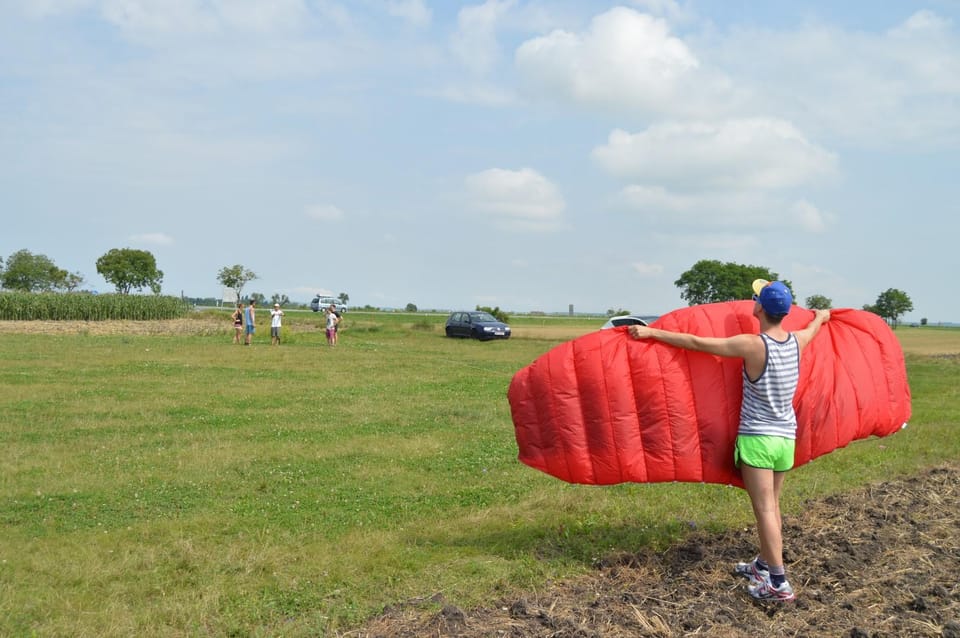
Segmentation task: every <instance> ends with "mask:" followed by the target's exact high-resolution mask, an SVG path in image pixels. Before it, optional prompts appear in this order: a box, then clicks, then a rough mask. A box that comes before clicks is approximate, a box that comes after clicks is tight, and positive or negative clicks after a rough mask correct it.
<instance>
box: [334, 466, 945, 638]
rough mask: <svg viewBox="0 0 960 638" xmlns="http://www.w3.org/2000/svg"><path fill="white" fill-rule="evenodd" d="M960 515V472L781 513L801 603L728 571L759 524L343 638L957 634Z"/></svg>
mask: <svg viewBox="0 0 960 638" xmlns="http://www.w3.org/2000/svg"><path fill="white" fill-rule="evenodd" d="M958 517H960V468H958V467H941V468H937V469H934V470H932V471H929V472H927V473H924V474H923V475H921V476H917V477H914V478H909V479H906V480H902V481H892V482H888V483H883V484H879V485H873V486H870V487H868V488H866V489H863V490H860V491H857V492H854V493H851V494H846V495H843V496H834V497H830V498H827V499H824V500H823V501H819V502H813V503H810V504H809V506H808V507H806V508H805V509H804V512H803V513H802V514H801V515H799V516H796V517H789V518H788V519H786V520H785V521H784V527H785V530H784V536H785V538H784V540H785V546H786V547H785V557H786V560H787V567H788V570H789V575H790V578H791V581H792V582H793V585H794V588H795V590H796V591H797V593H798V598H797V601H796V602H794V603H787V604H779V605H778V604H777V603H760V602H757V601H754V600H753V599H752V598H750V597H749V595H748V594H747V593H746V591H745V589H744V587H745V582H746V581H745V580H743V579H742V578H741V577H738V576H735V575H733V574H732V573H731V568H732V566H733V563H734V562H736V561H737V560H744V559H747V558H750V557H751V556H752V554H751V552H753V551H754V547H755V542H756V530H755V529H752V528H751V529H743V530H738V531H735V532H728V533H725V534H721V535H715V534H714V535H711V534H706V533H694V534H693V535H692V536H690V537H689V538H687V539H686V540H685V541H684V542H683V543H682V544H680V545H677V546H675V547H673V548H671V549H670V550H668V551H666V552H664V553H656V552H653V551H645V550H644V551H640V552H638V553H635V554H632V553H631V554H621V555H617V556H610V557H607V558H606V559H604V560H602V561H600V562H599V563H598V564H597V565H596V566H595V570H594V571H593V573H591V574H589V575H587V576H584V577H582V578H579V579H576V580H570V581H565V582H558V583H552V584H549V585H547V586H546V587H545V588H544V589H542V590H540V591H537V592H529V593H525V594H523V595H517V596H515V597H511V598H507V599H502V600H497V601H491V604H490V605H488V606H486V607H482V608H479V609H475V610H470V611H464V610H460V609H458V608H456V607H454V606H452V605H447V606H445V607H443V608H442V610H441V611H439V612H435V611H428V608H435V605H436V604H437V603H442V602H443V598H442V596H441V595H437V596H435V597H434V598H433V599H431V600H430V601H411V602H409V603H407V604H403V605H398V606H394V607H391V608H389V609H387V610H386V611H385V612H384V614H383V615H382V616H381V617H379V618H377V619H375V620H373V621H372V622H370V623H369V624H368V625H367V626H365V627H364V628H362V629H360V630H357V631H354V632H349V633H345V634H342V636H345V637H346V636H349V637H351V638H374V637H384V638H386V637H408V638H413V637H415V636H449V637H454V636H456V637H459V638H480V637H490V636H500V637H511V638H521V637H529V636H540V637H544V638H546V637H550V638H575V637H576V638H589V637H596V638H601V637H603V638H620V637H627V636H630V637H635V636H657V637H662V638H668V637H674V636H677V637H679V636H689V635H698V636H716V637H718V638H719V637H722V638H737V637H741V636H742V637H747V636H758V635H764V636H850V637H853V638H861V637H863V638H867V637H873V636H943V637H945V638H960V585H958V582H957V574H960V535H958V534H957V530H958V529H960V527H958ZM428 603H429V604H428Z"/></svg>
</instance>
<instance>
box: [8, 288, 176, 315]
mask: <svg viewBox="0 0 960 638" xmlns="http://www.w3.org/2000/svg"><path fill="white" fill-rule="evenodd" d="M190 312H191V306H190V304H189V303H187V302H185V301H183V300H182V299H180V298H179V297H170V296H154V295H118V294H105V295H91V294H88V293H55V292H42V293H32V292H0V320H3V321H34V320H45V321H105V320H112V319H126V320H133V321H148V320H156V319H178V318H180V317H184V316H186V315H187V314H189V313H190Z"/></svg>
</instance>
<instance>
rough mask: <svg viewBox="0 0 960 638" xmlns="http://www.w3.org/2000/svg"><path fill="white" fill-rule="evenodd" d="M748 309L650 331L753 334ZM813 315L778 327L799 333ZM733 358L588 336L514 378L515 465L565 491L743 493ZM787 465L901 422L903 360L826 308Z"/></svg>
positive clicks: (738, 380)
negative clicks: (689, 487) (720, 488)
mask: <svg viewBox="0 0 960 638" xmlns="http://www.w3.org/2000/svg"><path fill="white" fill-rule="evenodd" d="M753 303H754V302H752V301H732V302H727V303H718V304H706V305H701V306H693V307H690V308H683V309H681V310H676V311H674V312H671V313H670V314H667V315H664V316H663V317H661V318H660V319H658V320H657V321H656V322H655V323H654V324H653V325H654V326H655V327H658V328H664V329H666V330H677V331H684V332H692V333H695V334H699V335H703V336H712V337H727V336H732V335H736V334H741V333H746V332H753V333H756V332H757V331H758V329H759V328H758V324H757V320H756V319H755V318H754V317H753V315H752V310H753ZM812 318H813V312H812V311H810V310H805V309H803V308H799V307H797V306H794V307H793V310H792V311H791V312H790V314H789V315H787V317H786V318H785V319H784V321H783V326H784V328H786V329H787V330H799V329H801V328H803V327H805V326H806V325H807V324H808V323H809V322H810V320H811V319H812ZM742 366H743V362H742V360H741V359H733V358H722V357H717V356H715V355H711V354H706V353H702V352H693V351H689V350H683V349H680V348H674V347H672V346H668V345H666V344H663V343H660V342H657V341H654V340H635V339H633V338H631V337H630V336H629V335H628V334H627V329H626V328H614V329H612V330H599V331H597V332H594V333H591V334H588V335H585V336H583V337H580V338H579V339H575V340H573V341H570V342H568V343H564V344H561V345H560V346H557V347H556V348H554V349H553V350H551V351H549V352H547V353H546V354H544V355H543V356H541V357H540V358H538V359H537V360H536V361H534V362H533V363H532V364H530V365H529V366H527V367H525V368H523V369H522V370H520V371H519V372H518V373H517V374H516V375H515V376H514V378H513V381H512V382H511V383H510V390H509V392H508V398H509V400H510V408H511V411H512V413H513V422H514V425H515V428H516V436H517V444H518V445H519V448H520V457H519V458H520V460H521V461H522V462H524V463H526V464H527V465H530V466H531V467H534V468H536V469H538V470H542V471H544V472H546V473H547V474H550V475H552V476H555V477H557V478H559V479H562V480H564V481H567V482H570V483H586V484H592V485H610V484H614V483H626V482H637V483H653V482H660V481H689V482H706V483H720V484H724V485H727V484H729V485H737V486H741V487H742V486H743V482H742V480H741V478H740V474H739V472H738V471H737V469H736V468H735V467H734V465H733V446H734V441H735V439H736V436H737V427H738V424H739V418H740V401H741V393H742V389H743V378H742V376H741V375H742V372H741V371H742ZM794 407H795V409H796V413H797V444H796V455H795V466H799V465H803V464H804V463H806V462H808V461H810V460H812V459H815V458H817V457H818V456H821V455H823V454H827V453H828V452H832V451H833V450H835V449H837V448H840V447H844V446H846V445H847V444H848V443H850V442H851V441H854V440H856V439H864V438H867V437H869V436H886V435H888V434H892V433H893V432H896V431H897V430H899V429H900V428H901V427H902V426H903V425H905V424H906V422H907V420H908V419H909V418H910V388H909V386H908V385H907V373H906V367H905V365H904V359H903V351H902V350H901V348H900V344H899V342H898V341H897V338H896V337H895V336H894V334H893V332H892V331H891V330H890V328H889V327H888V326H887V324H886V323H885V322H884V321H883V320H882V319H881V318H880V317H878V316H877V315H875V314H873V313H869V312H865V311H861V310H843V309H840V310H832V311H831V315H830V321H828V322H827V323H825V324H824V325H823V327H822V328H821V329H820V333H819V334H818V335H817V336H816V337H815V338H814V339H813V341H812V342H810V344H809V345H808V346H807V347H806V348H805V349H804V351H803V355H802V357H801V363H800V382H799V386H798V388H797V393H796V396H795V398H794Z"/></svg>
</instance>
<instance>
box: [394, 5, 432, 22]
mask: <svg viewBox="0 0 960 638" xmlns="http://www.w3.org/2000/svg"><path fill="white" fill-rule="evenodd" d="M387 12H388V13H389V14H390V15H392V16H396V17H398V18H403V19H404V20H406V21H407V22H409V23H410V24H412V25H414V26H417V27H425V26H428V25H429V24H430V20H431V19H432V15H433V14H432V12H431V11H430V8H429V7H427V5H426V4H425V3H424V1H423V0H387Z"/></svg>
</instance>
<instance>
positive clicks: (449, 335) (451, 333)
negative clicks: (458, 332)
mask: <svg viewBox="0 0 960 638" xmlns="http://www.w3.org/2000/svg"><path fill="white" fill-rule="evenodd" d="M446 332H447V336H448V337H453V330H451V329H450V326H447V329H446Z"/></svg>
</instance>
